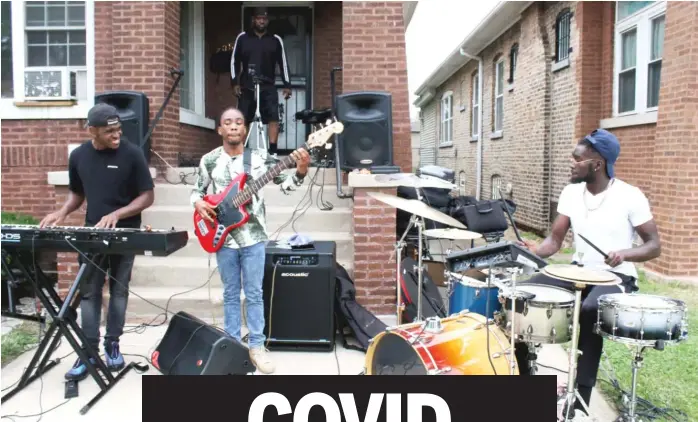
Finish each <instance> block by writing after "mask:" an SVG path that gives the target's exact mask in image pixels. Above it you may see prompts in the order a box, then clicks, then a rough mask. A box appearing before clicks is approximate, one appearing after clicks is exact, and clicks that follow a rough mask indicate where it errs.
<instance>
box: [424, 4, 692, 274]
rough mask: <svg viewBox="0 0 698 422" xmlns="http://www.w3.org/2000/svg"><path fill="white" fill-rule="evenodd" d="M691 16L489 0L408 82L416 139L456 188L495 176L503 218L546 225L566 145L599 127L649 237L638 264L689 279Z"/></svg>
mask: <svg viewBox="0 0 698 422" xmlns="http://www.w3.org/2000/svg"><path fill="white" fill-rule="evenodd" d="M697 18H698V4H697V3H695V2H666V1H657V2H644V1H632V2H503V3H500V4H498V5H497V6H496V7H494V8H493V10H492V11H491V13H490V14H489V15H488V16H487V17H486V18H485V19H484V20H483V21H482V22H481V23H480V24H479V26H478V27H477V28H475V29H474V30H473V31H472V32H471V35H469V36H468V37H467V38H466V39H465V40H463V41H462V42H461V43H460V44H459V45H458V48H456V49H455V50H454V51H453V53H451V54H450V56H448V58H446V60H445V61H444V62H443V63H441V64H439V65H437V66H435V70H434V72H433V73H432V75H431V76H430V77H428V78H427V79H426V81H425V82H424V84H423V85H422V86H421V87H420V88H419V89H418V90H417V92H416V95H418V96H419V99H418V100H417V102H416V103H415V105H416V106H418V107H420V108H421V120H422V132H421V139H422V149H424V148H433V150H434V151H435V156H436V157H437V158H436V160H435V161H436V163H437V164H438V165H442V166H445V167H450V168H453V169H454V170H456V173H457V174H458V175H459V182H460V184H461V186H462V187H461V190H462V193H463V194H467V195H477V196H478V197H480V198H484V199H488V198H491V197H496V196H498V195H497V190H496V189H495V188H497V187H501V188H502V192H503V193H504V194H505V195H511V197H512V199H513V200H514V201H515V202H516V203H517V205H518V209H517V212H516V215H515V216H516V220H517V223H518V224H520V225H522V226H525V227H527V228H530V229H534V230H536V231H539V232H546V231H547V230H548V228H549V225H550V223H551V222H552V220H553V219H554V217H555V210H556V206H557V204H556V201H557V198H558V196H559V194H560V192H561V190H562V188H563V187H564V186H565V184H566V183H567V178H568V175H569V166H568V161H567V159H568V157H569V154H570V152H571V150H572V147H573V145H574V144H575V143H576V141H577V140H579V139H580V138H581V137H582V136H583V135H584V134H586V133H588V132H589V131H591V130H593V129H595V128H597V127H603V128H606V129H608V130H610V131H612V132H613V133H615V134H616V135H617V136H618V138H619V140H620V142H621V156H620V159H619V161H618V163H617V173H618V176H619V177H620V178H622V179H624V180H626V181H628V182H629V183H632V184H634V185H636V186H638V187H640V188H641V189H642V190H643V191H644V192H645V193H646V195H647V196H648V198H649V200H650V203H651V206H652V210H653V212H654V215H655V218H656V220H657V223H658V225H659V229H660V235H661V237H662V239H663V245H664V248H663V252H662V256H661V257H660V258H659V259H657V260H655V261H653V262H650V263H647V264H646V265H645V269H647V270H650V271H651V272H655V273H657V274H659V275H663V276H668V277H671V278H689V277H695V276H696V274H697V272H698V249H696V247H695V241H694V237H695V235H696V234H698V197H697V196H696V194H695V191H696V187H697V181H698V173H697V172H696V170H697V167H696V164H695V161H696V160H695V157H696V152H695V148H693V147H692V146H691V145H692V143H693V139H694V138H695V137H696V135H698V107H696V101H698V100H697V99H698V83H697V79H696V78H698V76H696V69H697V68H698V53H696V51H695V48H693V47H695V45H696V39H697V38H698V30H697V29H696V26H695V24H694V22H695V20H696V19H697ZM480 64H481V66H479V65H480Z"/></svg>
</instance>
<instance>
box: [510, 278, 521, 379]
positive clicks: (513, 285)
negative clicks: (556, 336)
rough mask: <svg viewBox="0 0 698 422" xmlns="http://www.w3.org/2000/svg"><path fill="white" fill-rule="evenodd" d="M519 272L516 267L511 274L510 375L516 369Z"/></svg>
mask: <svg viewBox="0 0 698 422" xmlns="http://www.w3.org/2000/svg"><path fill="white" fill-rule="evenodd" d="M518 273H519V269H516V270H515V271H514V272H513V273H512V274H511V291H512V301H511V350H509V354H510V356H509V364H510V365H511V366H510V370H509V375H514V372H515V370H516V358H515V357H514V352H515V347H516V331H515V330H514V321H516V277H517V275H518Z"/></svg>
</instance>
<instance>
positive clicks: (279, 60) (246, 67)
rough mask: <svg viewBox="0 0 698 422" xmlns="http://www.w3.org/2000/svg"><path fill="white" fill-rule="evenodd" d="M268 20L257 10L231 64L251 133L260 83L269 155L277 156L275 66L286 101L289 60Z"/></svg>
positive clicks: (238, 40) (262, 9) (239, 39)
mask: <svg viewBox="0 0 698 422" xmlns="http://www.w3.org/2000/svg"><path fill="white" fill-rule="evenodd" d="M268 26H269V17H268V16H267V9H266V7H256V8H255V10H254V14H253V16H252V26H251V28H250V29H249V30H248V31H244V32H242V33H240V34H239V35H238V36H237V38H236V39H235V46H234V47H233V54H232V57H231V61H230V75H231V77H232V79H233V86H234V92H235V95H236V96H237V97H238V109H239V110H240V111H241V112H242V113H243V115H244V117H245V122H246V125H247V132H248V133H249V129H250V124H251V122H252V121H253V120H254V116H255V111H256V110H257V98H255V85H254V77H255V76H256V77H257V79H258V81H259V113H260V115H261V117H262V123H264V124H265V125H266V126H267V127H268V128H269V130H268V136H269V152H270V153H272V154H274V153H276V152H277V141H278V140H279V95H278V93H277V90H276V87H275V86H274V81H275V79H276V66H277V65H278V66H279V71H280V73H281V80H282V81H283V84H284V89H283V94H284V98H285V99H289V98H290V97H291V76H290V72H289V68H288V61H287V59H286V51H285V50H284V43H283V41H282V40H281V37H279V36H278V35H276V34H271V33H269V32H268V30H267V29H268Z"/></svg>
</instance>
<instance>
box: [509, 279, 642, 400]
mask: <svg viewBox="0 0 698 422" xmlns="http://www.w3.org/2000/svg"><path fill="white" fill-rule="evenodd" d="M614 274H616V275H617V276H618V277H620V278H621V280H622V282H621V284H620V285H614V286H596V285H589V286H587V287H586V288H585V289H584V290H582V307H581V310H580V315H579V342H578V349H579V350H580V351H581V352H582V354H581V355H580V356H579V358H578V360H577V377H576V379H577V384H578V386H579V388H580V393H581V392H582V391H581V390H582V389H584V390H586V391H588V392H589V394H590V393H591V389H592V388H593V387H594V386H595V385H596V376H597V373H598V370H599V363H600V361H601V352H602V351H603V337H601V336H600V335H598V334H596V333H594V331H593V330H594V324H596V321H597V318H598V308H599V304H598V300H599V297H600V296H602V295H604V294H608V293H621V292H625V293H632V292H635V291H637V290H638V288H637V287H636V286H635V278H634V277H629V276H627V275H624V274H619V273H614ZM526 283H538V284H545V285H549V286H556V287H561V288H563V289H566V290H568V291H570V292H572V293H574V289H573V287H572V285H571V283H567V282H564V281H560V280H556V279H553V278H550V277H548V276H547V275H544V274H541V273H538V274H536V275H534V276H533V277H531V278H530V279H529V280H526ZM621 286H622V287H621ZM515 355H516V359H517V361H518V364H519V372H520V374H521V375H528V374H529V373H530V370H529V367H528V347H527V345H526V344H525V343H516V345H515ZM583 387H586V388H583ZM584 395H585V394H582V396H584ZM584 399H585V401H587V402H588V400H589V398H588V397H584Z"/></svg>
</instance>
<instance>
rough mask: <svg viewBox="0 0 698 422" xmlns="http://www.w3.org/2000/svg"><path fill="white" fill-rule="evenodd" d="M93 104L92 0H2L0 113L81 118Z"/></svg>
mask: <svg viewBox="0 0 698 422" xmlns="http://www.w3.org/2000/svg"><path fill="white" fill-rule="evenodd" d="M28 101H32V102H36V103H37V105H36V106H31V107H18V105H25V104H19V103H23V102H28ZM48 101H50V102H53V103H54V104H48V105H52V106H51V107H47V106H42V102H48ZM56 101H60V102H61V103H55V102H56ZM63 103H65V104H63ZM93 103H94V3H93V1H91V0H90V1H12V2H9V1H7V2H6V1H3V2H2V104H1V107H0V108H1V109H2V116H1V117H2V118H4V119H23V118H36V119H53V118H78V119H79V118H83V119H84V118H85V116H86V115H87V110H88V109H89V107H91V106H92V104H93Z"/></svg>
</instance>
